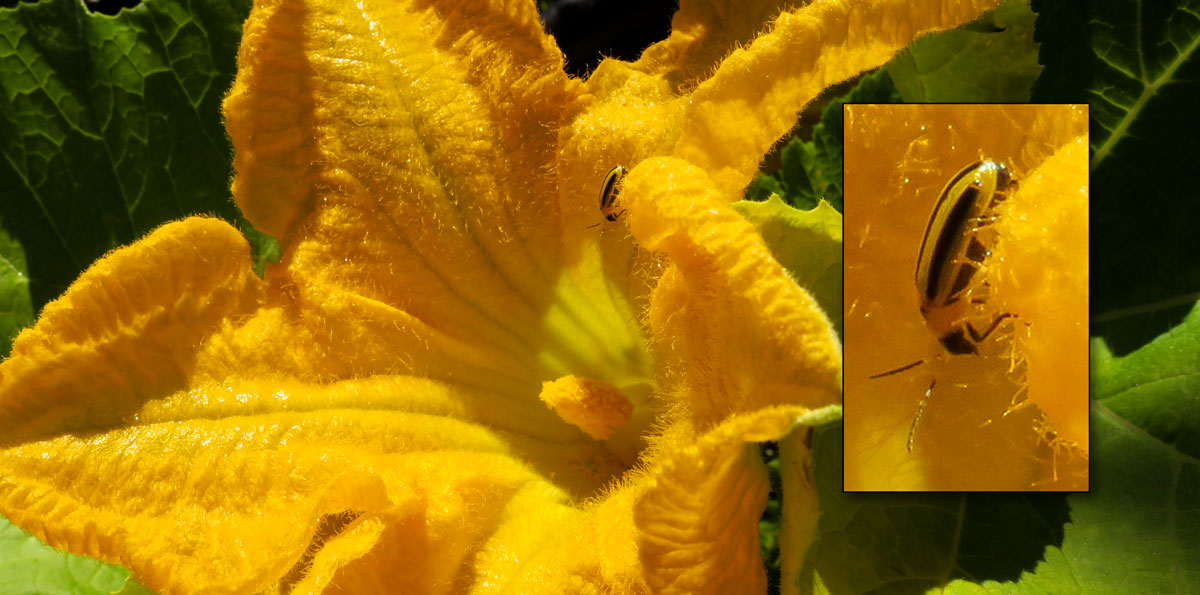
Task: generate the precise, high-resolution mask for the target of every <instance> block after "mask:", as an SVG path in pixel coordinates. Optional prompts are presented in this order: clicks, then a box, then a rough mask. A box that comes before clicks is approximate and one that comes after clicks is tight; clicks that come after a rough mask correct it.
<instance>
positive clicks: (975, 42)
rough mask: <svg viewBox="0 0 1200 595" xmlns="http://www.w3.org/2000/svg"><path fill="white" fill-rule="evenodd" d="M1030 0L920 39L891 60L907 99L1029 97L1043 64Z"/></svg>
mask: <svg viewBox="0 0 1200 595" xmlns="http://www.w3.org/2000/svg"><path fill="white" fill-rule="evenodd" d="M1036 20H1037V15H1035V14H1034V13H1033V11H1032V10H1031V9H1030V7H1029V0H1008V1H1007V2H1005V3H1004V4H1002V5H1000V7H999V8H997V9H996V10H995V11H993V12H992V13H990V14H988V15H986V16H984V17H983V18H982V19H980V20H978V21H976V22H974V23H972V24H969V25H964V26H962V27H959V28H957V29H953V30H950V31H946V32H944V33H939V34H937V35H930V36H927V37H922V38H920V39H917V40H916V41H914V42H913V43H912V45H910V46H909V48H908V49H906V50H905V51H903V52H901V53H900V54H899V55H897V56H896V58H895V59H893V60H892V61H891V62H889V63H888V65H887V71H888V73H889V74H890V75H891V76H892V81H893V82H894V83H895V84H896V87H897V88H898V89H899V90H900V96H901V97H903V98H904V101H906V102H949V103H981V102H1011V103H1019V102H1027V101H1029V96H1030V93H1031V88H1032V86H1033V82H1034V80H1035V79H1037V77H1038V74H1039V73H1040V72H1041V70H1042V67H1041V66H1040V65H1039V64H1038V52H1037V45H1036V44H1035V43H1034V40H1033V32H1034V22H1035V21H1036Z"/></svg>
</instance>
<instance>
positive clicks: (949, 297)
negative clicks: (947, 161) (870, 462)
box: [870, 159, 1017, 452]
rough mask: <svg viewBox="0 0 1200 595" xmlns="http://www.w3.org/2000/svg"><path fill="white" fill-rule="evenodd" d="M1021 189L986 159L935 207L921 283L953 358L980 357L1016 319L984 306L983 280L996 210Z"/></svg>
mask: <svg viewBox="0 0 1200 595" xmlns="http://www.w3.org/2000/svg"><path fill="white" fill-rule="evenodd" d="M1016 187H1017V182H1016V180H1014V179H1013V176H1012V174H1011V173H1010V172H1009V170H1008V168H1007V167H1006V166H1005V165H1004V164H1002V163H998V162H995V161H991V160H988V159H983V160H980V161H976V162H974V163H972V164H970V165H968V166H966V167H964V168H962V169H961V170H959V172H958V173H957V174H955V175H954V177H952V178H950V181H949V182H947V183H946V186H945V187H944V188H943V189H942V192H941V194H939V195H938V199H937V202H936V203H934V206H933V212H932V213H931V214H930V216H929V223H928V224H927V225H926V226H925V235H924V237H923V238H922V240H921V251H920V252H919V254H918V256H917V270H916V275H915V282H916V288H917V293H918V297H919V301H920V309H921V317H922V318H924V319H925V327H926V328H927V329H929V332H930V333H932V334H933V335H934V336H935V337H937V339H938V343H940V344H941V345H942V348H943V349H945V351H946V353H948V354H950V355H978V354H979V349H978V347H977V345H979V344H980V343H982V342H983V341H984V340H986V339H987V338H988V337H989V336H991V334H992V333H993V332H995V331H996V329H997V328H999V327H1000V324H1001V323H1002V322H1004V321H1005V320H1006V319H1008V318H1012V317H1013V316H1014V315H1013V314H1012V313H1008V312H1004V313H1001V314H999V315H995V316H992V315H991V314H992V312H990V311H988V310H987V309H986V308H984V307H983V306H984V304H985V303H986V301H987V295H986V291H984V290H986V288H987V287H988V283H987V281H986V280H981V277H982V275H981V271H983V270H984V268H985V261H986V259H987V257H988V256H990V255H991V248H990V246H991V245H992V244H993V243H994V241H995V233H994V232H991V231H990V229H989V226H990V225H991V223H992V221H993V219H994V209H995V207H996V206H997V205H999V204H1000V203H1001V202H1003V201H1004V200H1005V199H1007V198H1008V196H1009V194H1010V193H1011V192H1013V191H1014V190H1016ZM980 292H983V293H984V295H979V293H980ZM981 328H982V329H983V330H982V331H980V330H979V329H981ZM923 363H925V360H924V359H920V360H917V361H915V362H912V363H910V364H906V365H903V366H900V367H899V368H895V369H892V370H888V371H886V372H882V373H879V374H875V375H873V376H870V378H872V379H874V378H883V377H884V376H891V375H892V374H899V373H901V372H904V371H906V370H910V369H912V368H915V367H917V366H919V365H921V364H923ZM936 384H937V379H936V378H935V379H934V380H933V381H932V382H930V383H929V388H928V389H927V390H926V391H925V396H924V397H923V398H922V399H921V402H920V404H919V405H918V406H917V414H916V416H915V417H914V418H913V421H912V425H911V426H910V427H909V430H908V452H912V450H913V436H914V435H915V433H916V429H917V423H918V422H920V420H921V414H922V413H923V412H924V410H925V404H926V402H927V401H928V400H929V397H930V396H931V395H932V394H933V388H934V386H935V385H936Z"/></svg>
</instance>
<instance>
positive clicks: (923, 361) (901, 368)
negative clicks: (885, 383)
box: [868, 359, 925, 380]
mask: <svg viewBox="0 0 1200 595" xmlns="http://www.w3.org/2000/svg"><path fill="white" fill-rule="evenodd" d="M923 363H925V360H923V359H919V360H917V361H915V362H913V363H911V364H905V365H903V366H900V367H899V368H896V369H894V370H888V371H887V372H880V373H879V374H876V375H874V376H868V378H870V379H872V380H873V379H875V378H883V377H884V376H891V375H892V374H899V373H901V372H903V371H905V370H911V369H913V368H915V367H917V366H919V365H921V364H923Z"/></svg>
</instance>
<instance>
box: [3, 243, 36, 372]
mask: <svg viewBox="0 0 1200 595" xmlns="http://www.w3.org/2000/svg"><path fill="white" fill-rule="evenodd" d="M28 273H29V271H28V269H27V268H26V266H25V251H24V250H22V249H21V245H20V244H19V243H17V241H16V240H14V239H13V238H12V236H10V235H8V233H7V232H5V231H4V229H3V228H2V227H0V359H3V358H4V357H5V356H7V355H8V352H9V350H11V349H12V341H13V339H14V338H16V336H17V333H19V332H21V329H23V328H25V327H26V326H29V325H30V324H33V303H32V302H31V301H30V299H29V274H28Z"/></svg>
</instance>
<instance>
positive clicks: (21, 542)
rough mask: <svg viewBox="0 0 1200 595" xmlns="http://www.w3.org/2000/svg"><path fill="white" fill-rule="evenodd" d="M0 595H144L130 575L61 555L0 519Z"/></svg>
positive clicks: (140, 587)
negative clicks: (117, 594)
mask: <svg viewBox="0 0 1200 595" xmlns="http://www.w3.org/2000/svg"><path fill="white" fill-rule="evenodd" d="M0 593H5V594H7V595H26V594H27V595H60V594H61V595H107V594H112V593H119V594H120V595H143V594H149V593H151V591H149V590H148V589H146V588H145V587H143V586H141V585H140V584H138V583H137V582H136V581H134V580H132V579H131V578H130V576H129V571H128V570H125V569H124V568H121V567H120V566H114V565H112V564H105V563H104V562H100V561H99V560H91V559H88V558H81V557H78V556H72V555H70V554H67V553H65V552H60V551H58V550H56V549H54V548H52V547H50V546H48V545H44V544H42V543H41V542H39V541H38V540H37V539H34V538H33V537H31V536H30V535H29V534H28V533H25V532H24V531H22V530H20V529H18V528H17V527H15V526H14V525H13V524H12V523H10V522H8V521H6V520H4V519H2V518H0Z"/></svg>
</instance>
